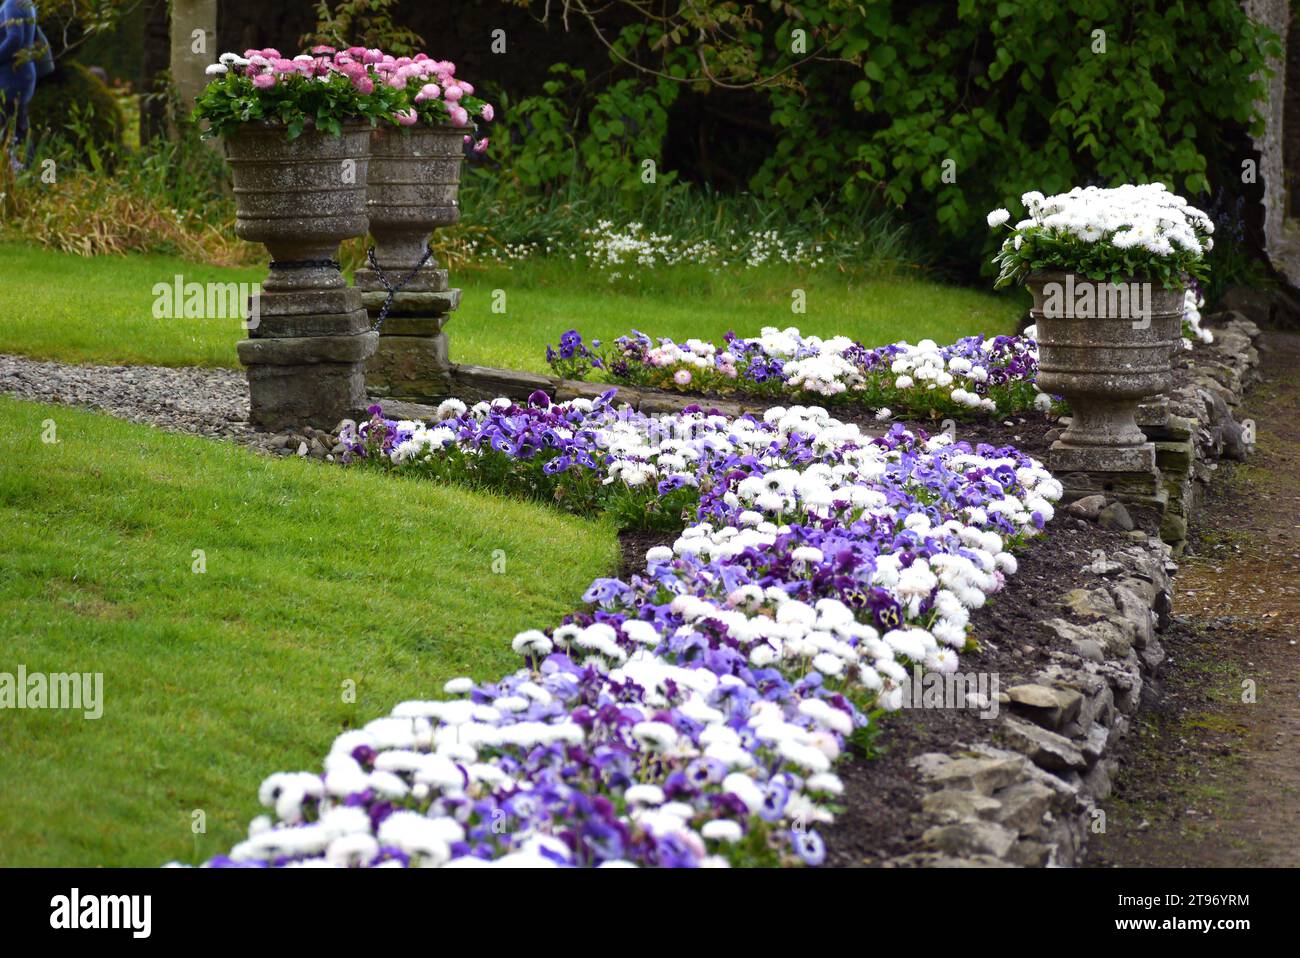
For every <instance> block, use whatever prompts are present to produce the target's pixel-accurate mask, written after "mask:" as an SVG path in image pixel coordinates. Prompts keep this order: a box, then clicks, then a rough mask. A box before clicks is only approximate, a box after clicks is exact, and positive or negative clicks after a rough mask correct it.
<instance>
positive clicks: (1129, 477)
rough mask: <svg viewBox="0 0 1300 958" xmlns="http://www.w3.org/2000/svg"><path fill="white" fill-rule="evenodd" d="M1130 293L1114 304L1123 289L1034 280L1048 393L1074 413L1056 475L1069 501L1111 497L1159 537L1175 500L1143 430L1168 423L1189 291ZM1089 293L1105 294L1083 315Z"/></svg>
mask: <svg viewBox="0 0 1300 958" xmlns="http://www.w3.org/2000/svg"><path fill="white" fill-rule="evenodd" d="M1123 285H1124V286H1126V287H1127V288H1128V293H1127V294H1126V295H1125V296H1124V297H1122V298H1121V297H1120V296H1118V295H1115V296H1113V297H1112V296H1110V295H1107V292H1106V291H1107V290H1108V289H1109V290H1116V289H1117V288H1116V287H1109V286H1108V284H1101V283H1097V282H1094V281H1090V280H1086V279H1082V278H1079V277H1075V276H1072V275H1070V274H1066V273H1040V274H1036V275H1034V276H1031V277H1030V279H1029V283H1028V286H1029V290H1030V292H1031V294H1032V295H1033V297H1034V305H1033V309H1032V310H1031V315H1032V317H1033V320H1034V322H1035V323H1036V324H1037V327H1038V349H1039V360H1038V386H1039V388H1040V389H1042V390H1043V391H1044V392H1047V393H1051V394H1054V395H1061V396H1064V397H1065V399H1066V401H1067V402H1068V403H1069V404H1070V410H1071V413H1072V416H1071V420H1070V424H1069V427H1068V428H1067V429H1066V430H1065V432H1064V433H1063V434H1062V435H1061V436H1060V438H1058V439H1057V440H1056V441H1055V442H1053V443H1052V446H1051V448H1050V449H1049V450H1048V455H1047V466H1048V468H1049V469H1051V470H1052V472H1053V473H1054V474H1055V475H1056V477H1057V479H1059V480H1060V482H1061V484H1062V485H1063V486H1064V487H1065V501H1066V502H1071V501H1074V500H1076V499H1080V498H1083V497H1085V496H1092V495H1096V494H1099V493H1100V494H1103V495H1105V496H1106V497H1107V498H1109V499H1112V500H1118V501H1121V502H1124V503H1125V504H1126V506H1127V507H1128V511H1129V513H1130V515H1131V516H1132V518H1133V519H1134V521H1135V522H1136V523H1137V524H1138V525H1139V526H1141V527H1142V528H1144V529H1146V530H1147V531H1149V532H1152V533H1154V532H1155V531H1156V530H1157V529H1159V528H1160V524H1161V521H1162V518H1163V515H1164V511H1165V505H1166V503H1167V502H1168V498H1169V496H1168V492H1167V490H1166V489H1165V488H1164V484H1163V481H1162V479H1161V475H1160V471H1159V469H1158V468H1157V466H1156V447H1155V445H1154V444H1153V443H1152V442H1151V441H1149V439H1148V438H1147V436H1146V434H1145V433H1144V432H1143V429H1142V428H1141V427H1142V426H1147V427H1148V428H1156V427H1157V426H1159V425H1163V424H1164V423H1165V422H1166V421H1167V419H1168V410H1167V408H1166V405H1165V403H1164V402H1162V400H1161V394H1162V393H1164V392H1165V391H1167V390H1168V389H1169V388H1170V386H1171V385H1172V383H1173V374H1172V360H1173V352H1174V350H1175V349H1177V348H1180V346H1181V342H1180V332H1181V323H1182V310H1183V291H1182V290H1181V289H1179V290H1165V289H1161V288H1158V287H1155V286H1154V284H1150V283H1142V282H1138V281H1134V282H1131V283H1127V284H1123ZM1085 286H1091V287H1092V291H1093V292H1095V293H1096V295H1095V297H1094V298H1093V299H1092V301H1091V302H1092V304H1093V305H1092V306H1090V307H1087V308H1086V311H1084V310H1080V309H1079V308H1078V307H1079V304H1086V303H1087V302H1088V300H1086V299H1083V298H1079V299H1077V300H1076V298H1075V295H1074V291H1075V290H1081V289H1082V288H1083V287H1085ZM1139 287H1141V292H1138V288H1139ZM1135 294H1136V295H1137V296H1138V297H1139V300H1138V301H1139V302H1145V304H1146V306H1145V308H1146V310H1147V314H1146V316H1145V318H1143V317H1142V316H1141V315H1140V313H1139V312H1138V311H1137V310H1135V309H1134V307H1133V303H1134V300H1133V296H1134V295H1135ZM1112 303H1113V304H1115V306H1112V305H1111V304H1112ZM1116 306H1117V307H1119V308H1118V309H1116V308H1115V307H1116Z"/></svg>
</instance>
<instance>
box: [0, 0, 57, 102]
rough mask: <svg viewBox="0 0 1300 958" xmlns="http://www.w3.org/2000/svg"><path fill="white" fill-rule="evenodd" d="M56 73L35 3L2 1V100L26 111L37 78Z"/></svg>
mask: <svg viewBox="0 0 1300 958" xmlns="http://www.w3.org/2000/svg"><path fill="white" fill-rule="evenodd" d="M53 69H54V60H53V59H52V58H51V56H50V44H49V42H48V41H46V39H45V34H44V33H42V32H41V28H40V27H39V26H37V24H36V4H35V3H33V2H32V0H0V99H3V100H5V101H6V103H7V104H8V105H9V108H10V109H12V105H13V104H15V103H17V104H18V106H19V108H21V107H24V106H26V105H27V103H28V102H29V101H30V100H31V98H32V94H33V93H34V92H35V91H36V78H37V77H42V76H46V75H47V74H49V73H50V72H51V71H53Z"/></svg>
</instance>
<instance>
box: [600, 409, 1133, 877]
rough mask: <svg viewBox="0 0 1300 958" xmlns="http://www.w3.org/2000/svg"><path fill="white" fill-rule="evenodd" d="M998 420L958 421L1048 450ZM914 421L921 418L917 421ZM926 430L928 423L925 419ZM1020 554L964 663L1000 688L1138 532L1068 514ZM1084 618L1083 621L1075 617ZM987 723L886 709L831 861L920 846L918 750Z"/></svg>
mask: <svg viewBox="0 0 1300 958" xmlns="http://www.w3.org/2000/svg"><path fill="white" fill-rule="evenodd" d="M1012 422H1013V425H1012V426H1010V427H1008V426H1003V425H1001V424H999V423H959V424H958V426H957V429H958V433H957V437H956V438H957V439H958V440H959V441H960V440H964V441H968V442H972V443H976V442H988V443H990V444H993V445H995V446H1005V445H1015V446H1017V447H1018V448H1021V449H1023V450H1025V451H1027V452H1029V453H1030V454H1031V455H1035V456H1038V457H1041V456H1042V455H1043V454H1044V453H1045V452H1046V448H1047V446H1048V442H1047V441H1046V438H1045V437H1046V434H1047V431H1048V430H1049V429H1051V428H1053V427H1052V424H1051V423H1049V422H1047V421H1045V420H1041V419H1038V418H1037V417H1034V418H1032V419H1025V420H1023V421H1021V420H1013V421H1012ZM909 425H910V426H916V425H919V424H909ZM921 428H924V427H921ZM1045 532H1046V534H1045V535H1042V536H1039V537H1037V538H1035V539H1034V540H1033V541H1032V542H1031V543H1030V544H1029V545H1028V546H1027V547H1026V548H1025V549H1024V550H1023V552H1022V553H1021V554H1020V555H1019V557H1018V558H1019V560H1020V567H1019V569H1018V570H1017V572H1016V574H1015V575H1013V576H1011V577H1010V578H1009V579H1008V581H1007V585H1006V587H1005V588H1004V589H1003V590H1002V592H1000V593H998V594H997V595H996V596H994V597H993V599H992V600H991V601H990V602H989V603H988V604H987V605H985V607H984V608H982V609H980V610H978V611H977V612H975V613H974V615H972V616H971V634H972V635H973V636H974V637H975V639H976V641H977V642H978V643H979V649H978V650H977V651H975V652H969V653H965V654H963V655H962V664H961V671H963V672H983V673H991V674H995V675H997V677H998V683H999V687H1000V688H1003V689H1005V688H1007V687H1008V686H1011V685H1015V684H1016V683H1017V681H1019V680H1021V679H1025V678H1028V677H1029V676H1030V675H1032V674H1033V673H1034V672H1036V671H1038V670H1039V669H1041V668H1043V667H1044V666H1045V665H1046V664H1047V663H1048V662H1049V661H1050V658H1051V657H1050V653H1051V652H1052V651H1054V650H1068V643H1066V642H1065V641H1064V640H1062V639H1060V638H1059V637H1058V636H1057V635H1056V634H1055V633H1054V632H1051V631H1049V630H1047V629H1045V628H1044V627H1043V626H1042V622H1043V620H1044V619H1050V618H1053V617H1056V616H1059V617H1061V618H1065V619H1068V620H1071V621H1076V620H1077V619H1076V617H1075V615H1074V613H1073V612H1072V611H1071V610H1069V609H1067V608H1064V607H1061V606H1059V605H1056V604H1055V602H1056V600H1057V599H1059V597H1060V596H1061V594H1062V593H1063V592H1065V591H1068V589H1069V588H1071V587H1085V586H1088V585H1090V584H1093V583H1095V582H1096V581H1097V579H1098V574H1097V573H1096V572H1094V571H1093V570H1092V568H1091V565H1092V562H1093V560H1094V558H1095V557H1096V554H1097V553H1098V552H1104V553H1110V552H1114V551H1116V550H1118V549H1120V548H1122V547H1124V546H1125V545H1127V544H1130V540H1129V539H1128V538H1127V537H1126V536H1124V535H1123V534H1121V533H1115V532H1108V531H1106V530H1103V529H1100V528H1099V527H1097V526H1095V525H1093V524H1091V523H1089V522H1085V521H1083V520H1082V519H1075V518H1073V517H1070V516H1067V515H1065V514H1063V513H1059V514H1058V515H1057V517H1056V518H1055V519H1054V520H1053V521H1052V522H1051V523H1050V524H1049V525H1048V527H1047V529H1046V530H1045ZM619 539H620V542H621V544H622V547H623V561H622V566H621V568H620V571H619V574H620V576H622V577H624V578H626V577H627V576H629V575H632V574H635V573H639V572H641V571H642V570H643V569H644V567H645V553H646V550H647V549H649V548H651V547H652V546H656V545H671V544H672V542H673V541H674V540H675V539H676V534H675V533H662V532H623V533H622V534H620V536H619ZM1077 621H1082V620H1077ZM988 732H989V729H988V723H987V721H986V720H984V719H981V718H979V710H977V709H965V710H961V709H904V710H901V711H899V712H896V713H894V714H892V715H888V716H885V717H884V718H883V719H882V720H881V721H880V725H879V736H878V737H876V738H874V739H873V740H872V746H871V754H870V755H865V754H852V753H851V754H849V755H846V756H845V757H844V759H843V760H842V761H841V762H840V763H839V765H838V766H837V768H836V771H837V772H838V773H839V775H840V777H841V778H842V779H843V781H844V786H845V794H844V796H843V797H842V798H841V806H842V809H841V811H840V812H839V814H837V816H836V821H835V823H834V825H832V826H830V827H828V828H824V829H823V835H824V837H825V839H826V842H827V847H828V855H827V864H830V865H839V866H849V865H855V866H856V865H872V864H878V863H879V862H880V861H881V860H883V859H886V858H890V857H893V856H895V855H899V854H905V853H906V852H908V851H910V850H913V849H914V848H915V841H916V839H917V838H919V837H920V832H921V830H922V826H921V825H920V812H921V796H922V795H923V794H924V791H925V789H924V787H923V786H922V785H921V783H920V781H919V779H918V777H917V775H916V772H915V771H914V770H913V769H912V768H911V767H909V765H908V762H910V761H911V760H912V759H913V758H915V757H917V756H919V755H922V754H924V753H925V752H933V751H948V750H950V749H951V748H952V747H953V745H954V744H955V743H959V742H972V743H973V742H977V741H985V740H987V739H988V738H989V734H988Z"/></svg>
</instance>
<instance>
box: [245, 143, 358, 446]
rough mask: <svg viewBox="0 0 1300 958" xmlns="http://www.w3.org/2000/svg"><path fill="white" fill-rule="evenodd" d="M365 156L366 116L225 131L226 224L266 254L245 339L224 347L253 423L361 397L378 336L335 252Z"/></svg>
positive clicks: (318, 416)
mask: <svg viewBox="0 0 1300 958" xmlns="http://www.w3.org/2000/svg"><path fill="white" fill-rule="evenodd" d="M369 155H370V127H369V126H368V125H366V124H360V123H357V124H347V125H345V126H344V128H343V132H342V133H341V135H337V136H335V135H332V134H328V133H323V132H321V131H318V130H315V129H312V128H308V129H307V130H305V131H303V133H302V134H301V135H300V136H298V137H297V138H295V139H292V140H290V139H288V138H287V136H286V134H285V130H284V127H283V126H280V125H278V124H250V125H248V126H245V127H243V128H241V129H239V130H238V131H236V132H235V133H233V134H231V135H230V136H228V137H227V138H226V157H227V160H228V161H229V163H230V167H231V172H232V174H233V179H234V193H235V206H236V220H235V232H236V234H237V235H238V236H240V237H241V238H242V239H246V240H251V241H253V242H257V243H261V244H263V245H264V246H265V247H266V248H267V250H268V251H269V252H270V253H271V258H272V262H271V271H270V274H269V275H268V276H267V278H266V280H265V281H264V282H263V283H262V287H261V292H260V295H259V302H258V310H257V313H256V315H255V316H253V317H250V320H249V322H248V324H247V325H248V326H249V331H248V336H249V338H248V339H245V340H242V341H240V342H239V343H238V344H237V346H236V349H237V352H238V355H239V361H240V362H241V363H243V364H244V366H246V367H247V370H248V391H249V400H250V406H251V416H252V421H253V423H254V424H255V425H257V426H259V427H261V428H263V429H269V430H278V429H284V428H288V427H293V426H303V425H311V426H316V427H318V428H324V429H332V428H333V427H334V426H335V425H336V424H337V423H338V422H339V420H341V419H344V418H350V417H351V418H355V417H357V416H358V415H360V414H363V410H364V409H365V406H366V404H367V400H366V392H365V361H366V359H367V358H368V357H369V356H371V355H372V354H373V353H374V351H375V346H376V344H377V341H378V338H379V337H378V336H377V335H376V334H375V333H373V332H371V330H370V324H369V322H368V320H367V316H366V311H365V309H364V308H363V307H362V304H361V294H360V293H359V292H358V291H357V290H355V289H352V288H349V287H348V285H347V283H346V281H345V280H344V278H343V275H342V273H341V272H340V271H339V265H338V263H337V261H336V259H335V257H337V255H338V248H339V244H340V243H341V242H343V240H345V239H348V238H350V237H353V236H364V235H365V233H366V205H365V201H366V172H367V163H368V159H369Z"/></svg>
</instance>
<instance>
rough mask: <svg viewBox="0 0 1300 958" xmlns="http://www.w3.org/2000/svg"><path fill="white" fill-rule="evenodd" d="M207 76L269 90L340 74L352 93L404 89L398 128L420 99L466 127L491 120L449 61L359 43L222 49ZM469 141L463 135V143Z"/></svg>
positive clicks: (478, 147)
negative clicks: (229, 76)
mask: <svg viewBox="0 0 1300 958" xmlns="http://www.w3.org/2000/svg"><path fill="white" fill-rule="evenodd" d="M207 72H208V74H209V75H210V76H221V75H223V74H226V73H232V72H234V73H237V74H242V75H244V76H247V77H249V78H251V79H252V81H253V85H254V86H255V87H257V88H258V89H259V90H269V89H271V88H272V87H274V86H276V84H278V83H280V82H282V81H283V80H284V79H286V78H288V77H304V78H306V79H316V80H320V81H322V82H328V81H329V80H331V79H332V78H333V77H335V76H340V75H341V76H344V77H347V79H348V80H349V81H350V82H351V83H352V86H353V87H354V88H355V89H356V90H357V92H358V93H361V94H362V95H366V96H368V95H369V94H371V93H373V92H374V91H375V87H376V85H377V84H383V85H384V86H387V87H391V88H392V89H394V90H401V91H404V92H407V93H411V92H412V91H414V93H413V95H412V96H410V97H409V104H408V105H406V106H404V107H402V108H400V109H397V110H395V111H394V112H393V114H392V116H393V119H394V120H396V121H397V122H398V123H399V124H401V125H402V126H414V125H415V124H416V123H418V122H419V120H420V112H419V110H417V107H418V106H419V105H420V104H425V103H439V104H440V105H441V107H442V109H441V110H439V111H437V116H439V117H441V115H442V114H443V112H445V114H446V117H447V119H448V121H449V122H450V123H451V124H452V125H453V126H463V127H469V126H471V125H472V118H471V110H473V113H474V115H477V116H478V117H480V118H482V119H484V120H488V121H491V120H492V119H493V117H494V116H495V111H494V110H493V108H492V104H490V103H484V102H482V101H480V100H474V99H472V98H473V94H474V85H473V84H472V83H470V82H469V81H468V80H462V79H460V78H459V77H457V76H456V64H454V63H452V62H451V61H450V60H434V59H433V58H431V57H430V56H429V55H428V54H426V53H417V54H416V55H415V56H413V57H394V56H392V55H391V54H388V53H385V52H384V51H383V50H378V49H366V48H365V47H348V48H347V49H346V50H336V49H335V48H334V47H329V46H316V47H312V49H311V52H310V53H302V54H299V55H298V56H295V57H293V58H287V57H285V56H283V55H282V54H281V53H280V51H279V50H276V49H274V48H273V47H267V48H265V49H262V50H245V51H244V54H243V56H240V55H239V54H236V53H224V54H222V55H221V57H220V59H219V62H217V63H214V64H213V65H212V66H210V67H208V69H207ZM470 140H471V138H470V137H468V136H467V137H466V142H469V141H470ZM487 145H488V141H487V139H486V138H484V139H482V140H479V141H478V142H477V143H475V144H474V150H475V152H478V153H482V152H483V151H484V150H486V149H487Z"/></svg>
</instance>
